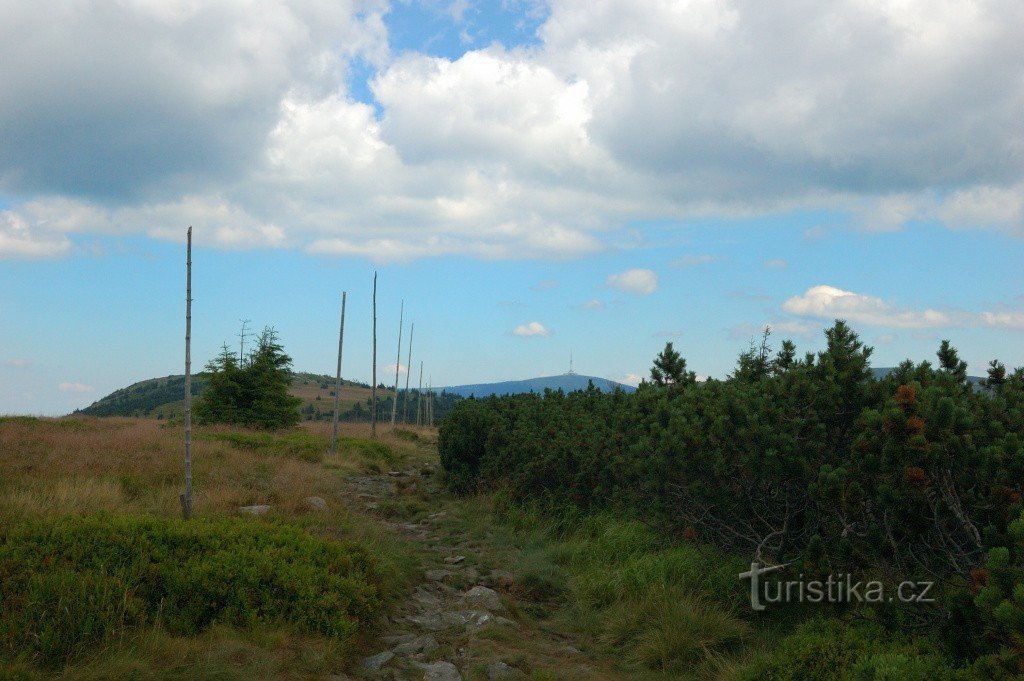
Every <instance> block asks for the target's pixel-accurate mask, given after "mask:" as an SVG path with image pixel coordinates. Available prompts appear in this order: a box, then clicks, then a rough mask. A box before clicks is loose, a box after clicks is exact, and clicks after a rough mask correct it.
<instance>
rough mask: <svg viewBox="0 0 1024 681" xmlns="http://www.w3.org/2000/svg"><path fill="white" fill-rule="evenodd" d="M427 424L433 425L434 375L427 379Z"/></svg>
mask: <svg viewBox="0 0 1024 681" xmlns="http://www.w3.org/2000/svg"><path fill="white" fill-rule="evenodd" d="M427 425H428V426H430V427H431V428H433V427H434V377H433V376H431V377H430V378H429V379H427Z"/></svg>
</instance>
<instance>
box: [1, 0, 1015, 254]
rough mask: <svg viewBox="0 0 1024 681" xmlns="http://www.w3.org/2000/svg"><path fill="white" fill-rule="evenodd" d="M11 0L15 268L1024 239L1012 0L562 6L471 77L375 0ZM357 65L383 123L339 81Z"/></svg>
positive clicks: (5, 32) (480, 61)
mask: <svg viewBox="0 0 1024 681" xmlns="http://www.w3.org/2000/svg"><path fill="white" fill-rule="evenodd" d="M8 5H9V6H8V7H6V8H5V10H6V11H5V20H4V22H3V23H2V25H0V64H17V65H19V68H17V69H15V70H11V69H7V71H5V72H4V77H3V78H0V136H2V137H3V139H5V140H9V141H10V143H9V144H4V145H2V148H0V191H2V192H3V194H4V196H5V197H14V198H12V199H9V201H10V205H9V206H8V207H7V210H6V212H5V213H4V214H3V221H0V257H8V258H10V257H19V258H25V257H55V256H59V255H62V254H65V253H68V252H69V251H70V250H71V248H72V241H71V240H72V239H74V238H76V235H93V234H148V235H150V236H152V237H155V238H160V239H174V240H180V239H181V234H182V232H183V229H184V227H185V226H186V225H187V224H188V223H190V222H191V223H192V224H194V225H195V227H196V230H197V241H198V242H199V243H204V241H201V240H200V239H202V240H205V243H208V244H210V245H214V246H217V247H221V248H249V247H261V248H296V249H300V250H304V251H306V252H308V253H311V254H319V255H329V256H334V255H357V256H362V257H366V258H369V259H372V260H375V261H384V262H386V261H401V260H410V259H415V258H424V257H434V256H440V255H446V254H462V255H466V256H471V257H477V258H487V259H495V258H553V259H559V258H571V257H578V256H580V255H584V254H588V253H593V252H596V251H600V250H602V249H605V248H610V247H612V246H613V245H615V244H618V243H621V242H622V240H623V237H624V236H625V235H627V234H628V233H629V225H630V223H631V222H633V221H636V220H648V219H669V220H672V219H679V218H685V217H693V216H707V215H718V216H727V217H728V216H756V215H764V214H767V213H774V212H780V211H789V210H795V209H801V208H824V209H832V210H841V211H848V212H849V213H850V214H851V215H852V220H853V222H854V224H856V225H858V226H860V227H862V228H865V229H873V230H891V229H899V228H900V227H902V226H903V225H904V224H905V223H906V222H907V221H908V220H916V219H931V218H938V219H940V220H942V221H944V222H945V223H947V224H949V225H951V226H953V227H957V228H990V229H1000V230H1005V231H1007V232H1009V233H1011V234H1014V235H1017V236H1024V178H1022V174H1024V172H1022V167H1021V163H1020V151H1021V149H1022V138H1021V134H1020V130H1021V127H1022V124H1024V121H1022V118H1021V111H1022V110H1024V82H1022V81H1021V80H1020V79H1019V78H1018V77H1017V71H1018V69H1015V68H1014V67H1015V65H1016V64H1017V63H1018V62H1019V57H1020V52H1019V45H1020V44H1021V39H1020V37H1021V35H1022V33H1024V11H1021V9H1020V6H1019V3H1017V2H1015V1H1014V0H988V1H986V2H980V3H976V2H968V0H938V1H937V2H936V1H935V0H930V1H929V0H900V1H899V2H896V1H894V0H883V1H878V2H863V1H862V0H837V1H836V2H829V3H810V4H808V3H805V2H800V1H798V0H779V2H773V3H770V4H769V5H766V4H764V3H758V2H754V1H752V0H729V1H726V0H694V1H692V2H686V3H679V2H676V1H674V0H651V2H646V3H622V2H617V1H615V0H553V1H552V2H551V3H550V6H549V7H547V8H545V9H546V14H547V19H546V21H544V23H543V25H542V26H541V28H540V31H539V35H538V38H539V41H538V43H537V44H535V45H532V46H530V47H520V48H508V47H503V46H501V45H499V44H492V45H490V46H488V47H486V48H483V49H479V50H471V51H468V52H466V53H465V54H463V55H462V56H460V57H458V58H454V59H450V58H442V57H433V56H428V55H425V54H420V53H417V52H415V51H402V52H401V53H400V54H396V52H395V51H393V50H392V49H391V46H390V45H389V44H388V36H387V31H386V28H385V25H384V22H383V16H384V14H385V13H386V12H387V11H388V10H389V7H388V6H387V4H386V3H384V2H383V1H382V0H340V1H339V2H331V3H325V2H322V0H296V1H295V2H287V3H286V2H284V1H283V0H267V1H266V2H261V3H257V4H255V5H253V4H252V3H250V2H247V1H246V0H211V1H210V2H203V3H196V2H192V1H191V0H172V1H169V2H164V3H152V2H144V1H143V0H126V1H120V0H96V2H93V3H87V4H81V5H74V4H72V5H68V6H67V7H64V8H62V10H61V11H60V12H59V13H57V14H56V15H55V14H54V12H53V11H52V10H50V9H49V8H48V7H47V6H45V5H44V4H40V3H32V2H29V0H14V2H13V3H8ZM467 6H468V5H467V4H466V3H465V2H463V1H462V0H455V1H454V2H452V3H451V4H450V5H448V4H446V5H445V7H447V8H448V9H449V10H450V12H451V14H452V16H456V17H458V16H463V14H464V12H466V11H467V9H466V8H467ZM515 6H516V7H520V8H522V7H524V6H525V7H529V8H530V9H529V12H535V11H537V10H536V8H537V6H538V3H534V2H528V3H518V4H516V5H515ZM442 9H443V8H442ZM523 11H527V10H525V9H524V10H523ZM111 44H117V45H118V49H117V50H116V51H111V50H109V49H108V46H109V45H111ZM357 56H358V57H359V58H362V59H365V60H367V61H369V62H370V63H372V64H374V65H375V67H376V69H377V72H376V75H375V76H374V77H373V78H372V79H371V82H370V84H369V87H370V90H371V92H372V93H373V95H374V97H375V98H376V102H375V105H370V104H367V103H362V102H358V101H354V99H353V97H352V94H351V93H350V92H348V91H347V89H346V88H345V86H339V83H344V82H346V80H347V76H348V75H350V74H349V71H348V70H349V68H350V65H351V61H352V60H353V59H354V58H356V57H357ZM378 107H379V112H378ZM12 225H16V227H12ZM199 235H201V236H199ZM810 236H814V235H813V234H811V235H810ZM693 257H696V258H702V257H706V256H693ZM701 262H707V260H700V261H698V262H694V263H687V262H683V263H681V264H683V265H686V264H700V263H701Z"/></svg>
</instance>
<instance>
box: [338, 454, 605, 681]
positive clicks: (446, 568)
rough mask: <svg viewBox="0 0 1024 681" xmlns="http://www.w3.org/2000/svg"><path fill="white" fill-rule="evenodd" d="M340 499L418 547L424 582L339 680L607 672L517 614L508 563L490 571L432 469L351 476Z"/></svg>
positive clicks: (443, 680) (482, 540)
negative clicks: (368, 651) (368, 652)
mask: <svg viewBox="0 0 1024 681" xmlns="http://www.w3.org/2000/svg"><path fill="white" fill-rule="evenodd" d="M342 496H343V498H344V500H345V502H346V503H347V504H349V506H350V508H353V509H356V510H363V511H365V512H367V513H369V514H371V515H375V516H377V517H378V518H379V520H380V522H382V523H384V524H385V525H386V526H387V527H389V528H390V529H391V530H392V531H394V532H396V533H400V534H401V535H403V536H405V537H406V538H408V539H409V540H411V541H413V542H416V543H417V544H418V545H419V546H420V547H421V548H422V551H421V555H422V556H423V562H422V564H421V567H422V569H423V579H422V581H421V583H419V584H417V585H416V586H415V587H414V589H413V590H412V592H411V593H410V594H409V595H408V597H407V598H405V599H404V600H403V601H401V602H400V603H399V604H398V605H397V606H396V607H395V608H393V610H392V612H391V614H390V615H389V616H388V617H386V618H385V621H384V622H382V627H381V628H382V630H383V632H382V633H381V635H380V638H379V644H378V645H377V646H375V647H376V648H378V649H379V650H377V651H376V652H374V653H373V654H371V655H368V656H366V657H365V658H364V659H362V660H361V662H359V663H357V664H356V666H355V668H353V669H352V670H351V671H350V672H349V673H350V675H351V676H348V677H346V676H344V675H338V676H337V677H336V681H341V679H345V678H353V677H356V678H371V679H396V680H404V679H427V680H429V681H458V680H460V679H467V680H469V679H486V680H488V681H491V680H496V679H525V678H539V679H555V678H558V679H563V678H564V679H578V678H579V679H582V678H597V677H600V678H610V677H609V675H607V674H604V673H595V672H596V670H595V669H594V668H593V667H592V662H591V661H589V660H588V659H587V658H586V657H585V656H584V655H583V654H582V653H581V652H580V651H579V650H578V649H577V648H575V647H574V646H573V645H572V641H571V638H570V637H568V636H565V635H563V634H560V633H558V632H552V631H549V630H543V629H541V628H540V627H538V626H536V625H535V624H531V623H530V622H529V621H525V620H528V618H525V617H520V616H518V615H517V613H518V611H519V608H518V607H517V606H518V603H517V601H516V598H515V595H514V594H515V588H514V587H515V584H516V575H515V570H514V566H508V567H509V569H504V567H505V566H503V567H502V568H496V567H494V566H493V565H494V559H493V556H490V555H488V546H487V538H486V537H474V536H472V535H471V534H470V533H468V532H464V531H460V530H459V529H458V528H460V527H463V528H464V526H460V525H459V524H458V522H457V520H458V519H457V518H453V517H452V516H453V515H456V514H458V513H459V512H460V509H459V507H458V506H457V505H456V504H453V503H451V501H450V500H449V501H447V502H446V501H445V499H446V497H445V495H444V494H443V491H442V489H441V487H440V485H439V484H438V483H437V482H436V481H435V470H434V467H433V466H432V465H421V466H414V467H410V468H406V469H404V470H400V471H389V472H387V473H383V474H379V475H352V476H349V477H348V479H347V486H346V488H345V489H344V490H343V491H342ZM453 527H454V528H456V529H455V530H454V531H453Z"/></svg>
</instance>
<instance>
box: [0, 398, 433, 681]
mask: <svg viewBox="0 0 1024 681" xmlns="http://www.w3.org/2000/svg"><path fill="white" fill-rule="evenodd" d="M328 427H329V424H309V425H308V426H307V427H305V428H302V429H299V430H297V431H296V432H294V433H291V434H288V435H284V436H274V435H269V436H268V435H264V434H254V433H248V432H245V431H240V430H236V429H228V428H209V429H199V430H197V432H196V440H197V443H196V447H195V458H194V484H195V507H196V509H197V515H198V517H199V519H200V522H201V523H202V522H206V521H209V522H210V523H214V524H216V523H220V522H226V523H228V524H229V525H230V526H231V527H235V526H237V525H238V524H243V525H244V524H246V523H250V524H270V525H271V526H274V527H284V528H288V527H294V528H298V529H300V530H301V531H303V532H306V531H310V532H312V533H313V534H314V535H316V536H325V537H328V538H338V539H341V540H343V541H347V542H353V543H354V545H357V546H359V547H362V548H364V549H365V550H367V551H368V552H369V553H370V554H372V555H373V556H375V558H376V568H375V569H376V573H377V574H378V575H379V577H380V580H381V582H382V583H383V585H384V596H385V598H386V599H387V598H393V597H395V596H396V595H397V594H399V593H402V592H404V590H405V589H406V587H407V585H408V584H409V583H410V581H411V580H412V579H413V577H414V575H415V565H414V556H413V553H412V551H411V548H410V546H409V545H408V543H407V542H405V541H403V540H402V539H401V538H400V537H397V536H395V535H394V534H392V533H389V532H387V531H385V530H384V528H382V527H381V526H380V525H379V524H378V523H375V522H373V521H372V520H371V519H369V518H367V517H366V516H363V515H360V514H357V513H353V512H351V511H349V509H348V508H347V507H346V506H345V505H344V504H343V503H342V501H341V499H340V496H339V495H338V493H337V492H338V489H339V487H340V486H341V485H342V484H343V483H342V480H343V478H344V476H346V475H348V474H351V473H357V472H362V473H365V472H368V471H380V470H381V469H382V468H384V469H386V468H387V467H389V466H391V465H395V464H396V463H399V462H403V461H415V460H417V458H418V457H421V456H423V455H424V453H423V452H422V450H421V448H420V447H419V446H417V445H416V444H414V443H410V442H408V441H405V440H401V439H398V438H392V437H390V436H388V435H384V437H383V441H384V443H385V444H386V446H385V447H379V446H378V447H374V446H370V445H371V444H372V443H369V442H368V440H367V439H366V436H367V435H368V427H367V426H361V425H352V424H345V425H343V429H342V433H343V435H344V436H345V438H344V439H343V441H342V446H341V448H340V451H339V453H338V455H335V456H330V455H328V456H323V452H324V451H325V449H326V445H327V437H326V432H327V428H328ZM181 477H182V476H181V433H180V430H178V429H173V428H168V427H166V426H165V425H164V423H163V422H160V421H155V420H145V419H124V418H106V419H94V418H68V419H54V420H51V419H33V418H24V417H15V418H3V419H0V527H5V528H7V527H19V526H25V525H29V526H31V525H32V524H33V523H34V522H35V521H37V520H42V521H43V522H44V524H51V523H54V522H56V521H58V520H59V518H61V517H67V516H68V514H73V515H82V514H87V515H88V517H89V518H92V517H100V518H102V517H103V516H102V515H100V516H95V514H97V513H99V514H108V515H109V516H112V517H114V518H115V519H117V518H122V519H125V520H132V521H134V520H133V519H144V518H155V519H157V520H158V521H159V519H162V518H167V519H174V518H177V517H178V516H179V515H180V508H179V504H178V499H177V496H178V492H179V490H180V487H181V484H182V483H181ZM310 496H319V497H322V498H323V499H325V500H326V501H327V508H326V509H325V510H318V509H315V508H313V507H311V506H310V505H309V504H308V503H307V502H306V501H305V499H306V498H307V497H310ZM249 504H270V505H272V510H271V512H270V513H269V514H268V515H267V516H264V517H260V518H248V517H241V518H239V517H238V513H237V508H238V507H239V506H243V505H249ZM242 529H243V530H244V527H243V528H242ZM269 529H270V528H268V530H269ZM0 543H2V542H0ZM45 564H47V565H49V564H50V562H49V561H46V562H45ZM0 567H3V566H2V565H0ZM11 569H14V568H13V567H12V568H11ZM0 571H2V570H0ZM44 572H45V571H44ZM0 620H2V618H0ZM9 624H11V623H10V622H8V623H4V622H3V621H0V630H2V629H3V628H4V627H6V626H8V625H9ZM0 633H2V631H0ZM352 654H353V648H352V647H351V646H339V645H338V642H337V641H334V640H332V639H331V638H329V637H327V638H325V637H324V636H321V635H317V634H316V633H308V632H307V633H303V631H302V629H301V627H296V626H292V624H291V620H289V619H288V618H285V620H283V621H257V622H256V624H255V625H254V626H252V627H244V628H232V627H228V626H215V627H213V628H212V629H207V630H205V631H203V632H202V633H200V634H198V635H195V636H173V635H171V634H169V633H167V632H166V630H165V629H164V628H162V627H160V626H155V627H154V626H152V625H147V626H146V627H144V628H143V629H141V630H133V631H127V632H125V633H124V634H123V635H122V636H119V637H116V638H115V639H113V640H108V641H105V642H104V644H103V645H101V646H97V647H95V648H93V649H92V650H91V651H89V652H86V653H85V654H84V655H79V656H77V657H75V658H74V659H73V660H72V661H71V664H70V665H69V666H67V667H66V668H65V669H63V670H55V669H53V668H52V667H43V668H40V667H37V666H33V665H32V664H31V663H30V662H27V661H26V659H27V658H24V657H23V658H22V660H21V661H20V662H16V661H15V660H13V659H12V658H11V657H10V654H9V653H8V654H7V660H6V665H7V666H6V667H5V666H4V665H5V662H4V657H5V654H4V652H3V651H2V650H0V678H6V677H7V676H10V675H13V676H15V677H18V676H19V674H20V675H23V676H24V677H25V678H36V676H37V675H39V676H45V677H46V678H52V677H62V678H68V679H86V678H122V677H126V676H132V677H137V678H154V679H156V678H239V679H242V678H267V679H269V678H323V677H324V676H325V675H326V674H327V673H328V672H332V671H335V670H337V669H339V668H340V667H341V666H342V665H343V664H345V659H346V658H347V657H348V656H350V655H352Z"/></svg>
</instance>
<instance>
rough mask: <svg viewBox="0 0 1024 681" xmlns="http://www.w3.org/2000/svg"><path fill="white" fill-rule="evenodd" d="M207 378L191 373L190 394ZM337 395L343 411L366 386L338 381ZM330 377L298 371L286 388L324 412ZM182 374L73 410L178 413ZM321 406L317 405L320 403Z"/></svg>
mask: <svg viewBox="0 0 1024 681" xmlns="http://www.w3.org/2000/svg"><path fill="white" fill-rule="evenodd" d="M206 383H207V379H206V375H205V374H203V373H200V374H196V375H194V376H193V377H192V394H193V395H199V394H201V393H202V391H203V389H204V388H205V387H206ZM342 386H343V387H342V391H341V399H342V402H343V405H342V409H343V411H345V410H347V409H348V408H351V407H352V406H353V404H354V403H355V402H357V401H362V400H365V399H366V398H367V397H368V396H369V394H370V386H368V385H366V384H363V383H357V382H355V381H345V380H343V381H342ZM333 388H334V378H333V377H332V376H325V375H320V374H311V373H306V372H300V373H296V374H294V376H293V378H292V386H291V388H290V389H289V392H290V393H291V394H293V395H295V396H297V397H299V398H301V399H302V400H303V403H304V407H303V408H304V409H306V410H307V411H308V412H309V413H311V414H312V413H315V412H316V411H323V412H326V411H327V410H328V409H329V407H328V406H327V405H328V404H330V408H333V392H332V391H333ZM390 394H391V393H390V391H382V392H381V395H382V396H385V395H390ZM184 395H185V377H184V376H183V375H176V376H166V377H164V378H151V379H148V380H145V381H139V382H138V383H133V384H132V385H130V386H128V387H127V388H121V389H120V390H115V391H114V392H112V393H110V394H109V395H107V396H106V397H104V398H102V399H99V400H97V401H96V402H93V403H92V404H91V405H90V406H88V407H86V408H85V409H80V410H77V411H76V412H75V413H76V414H87V415H90V416H157V417H160V418H171V417H174V416H179V415H181V413H182V410H183V409H184V404H185V399H184ZM321 404H322V405H323V406H322V408H321V409H317V407H319V406H320V405H321Z"/></svg>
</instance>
